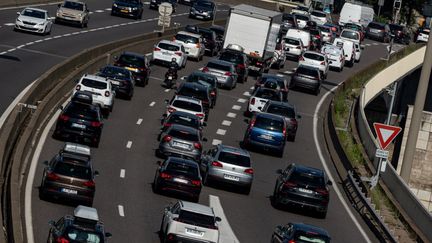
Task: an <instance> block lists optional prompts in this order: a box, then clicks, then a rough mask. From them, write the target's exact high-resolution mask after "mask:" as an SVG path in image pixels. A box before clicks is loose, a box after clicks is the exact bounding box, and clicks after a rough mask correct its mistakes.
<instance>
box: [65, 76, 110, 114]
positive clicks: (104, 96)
mask: <svg viewBox="0 0 432 243" xmlns="http://www.w3.org/2000/svg"><path fill="white" fill-rule="evenodd" d="M77 91H89V92H90V93H92V96H93V104H96V105H99V106H100V107H101V109H102V111H104V115H105V116H106V117H108V114H109V112H111V111H112V110H113V108H114V97H115V92H114V91H113V87H112V85H111V81H110V80H109V79H108V78H103V77H100V76H96V75H91V74H84V75H83V76H82V77H81V79H80V80H79V81H78V84H77V85H76V86H75V89H74V92H73V94H75V93H76V92H77Z"/></svg>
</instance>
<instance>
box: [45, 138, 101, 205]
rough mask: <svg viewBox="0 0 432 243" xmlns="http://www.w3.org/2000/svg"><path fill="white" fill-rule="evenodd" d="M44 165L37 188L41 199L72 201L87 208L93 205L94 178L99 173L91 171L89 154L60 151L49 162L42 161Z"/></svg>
mask: <svg viewBox="0 0 432 243" xmlns="http://www.w3.org/2000/svg"><path fill="white" fill-rule="evenodd" d="M79 146H82V145H79ZM44 164H45V165H46V167H45V169H44V172H43V176H42V182H41V186H40V188H39V196H40V198H41V199H47V198H55V199H64V200H65V201H66V200H67V201H69V200H72V201H74V202H78V203H79V204H84V205H89V206H91V205H92V204H93V198H94V195H95V191H96V187H95V181H94V177H95V176H96V175H98V174H99V172H97V171H94V170H93V167H92V164H91V160H90V154H82V153H77V152H71V151H66V150H60V152H59V153H58V154H57V155H56V156H54V158H52V159H51V161H49V162H48V161H44Z"/></svg>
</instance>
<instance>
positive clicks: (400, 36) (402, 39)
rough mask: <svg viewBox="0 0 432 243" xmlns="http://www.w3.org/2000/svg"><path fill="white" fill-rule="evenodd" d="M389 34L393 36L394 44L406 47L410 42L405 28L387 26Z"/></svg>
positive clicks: (396, 25) (409, 36)
mask: <svg viewBox="0 0 432 243" xmlns="http://www.w3.org/2000/svg"><path fill="white" fill-rule="evenodd" d="M389 27H390V32H391V33H392V34H393V36H394V37H393V39H394V41H396V42H399V43H402V44H405V45H408V44H409V43H410V40H411V34H410V33H409V31H408V29H407V28H406V27H405V26H402V25H399V24H389Z"/></svg>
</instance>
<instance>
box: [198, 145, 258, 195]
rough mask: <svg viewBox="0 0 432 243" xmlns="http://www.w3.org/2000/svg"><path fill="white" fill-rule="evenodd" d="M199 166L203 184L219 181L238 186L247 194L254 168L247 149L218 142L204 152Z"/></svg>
mask: <svg viewBox="0 0 432 243" xmlns="http://www.w3.org/2000/svg"><path fill="white" fill-rule="evenodd" d="M200 166H201V170H202V171H203V174H204V179H203V182H204V184H207V185H208V184H210V182H221V183H224V184H229V185H235V186H240V187H242V188H243V190H244V193H245V194H249V192H250V190H251V187H252V181H253V173H254V170H253V168H252V165H251V159H250V155H249V152H248V151H246V150H243V149H241V148H235V147H231V146H227V145H222V144H219V145H217V146H216V147H214V148H212V149H210V150H208V151H206V152H205V153H204V155H203V156H202V158H201V163H200Z"/></svg>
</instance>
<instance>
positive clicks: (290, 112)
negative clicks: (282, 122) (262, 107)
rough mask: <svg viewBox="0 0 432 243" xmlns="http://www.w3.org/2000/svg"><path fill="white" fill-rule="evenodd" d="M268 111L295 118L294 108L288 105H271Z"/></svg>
mask: <svg viewBox="0 0 432 243" xmlns="http://www.w3.org/2000/svg"><path fill="white" fill-rule="evenodd" d="M266 112H267V113H271V114H276V115H280V116H284V117H289V118H295V112H294V109H293V108H290V107H286V106H280V105H269V106H268V107H267V110H266Z"/></svg>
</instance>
